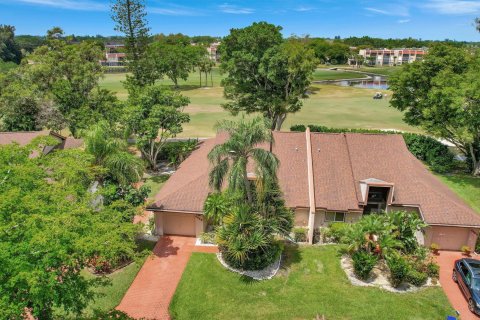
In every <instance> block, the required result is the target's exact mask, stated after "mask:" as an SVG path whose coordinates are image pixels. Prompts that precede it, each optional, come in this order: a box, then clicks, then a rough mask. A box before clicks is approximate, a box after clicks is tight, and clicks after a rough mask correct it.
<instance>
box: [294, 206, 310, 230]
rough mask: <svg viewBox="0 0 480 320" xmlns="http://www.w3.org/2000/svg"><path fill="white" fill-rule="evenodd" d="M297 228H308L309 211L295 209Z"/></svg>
mask: <svg viewBox="0 0 480 320" xmlns="http://www.w3.org/2000/svg"><path fill="white" fill-rule="evenodd" d="M294 214H295V226H297V227H308V215H309V214H308V209H305V208H300V209H295V212H294Z"/></svg>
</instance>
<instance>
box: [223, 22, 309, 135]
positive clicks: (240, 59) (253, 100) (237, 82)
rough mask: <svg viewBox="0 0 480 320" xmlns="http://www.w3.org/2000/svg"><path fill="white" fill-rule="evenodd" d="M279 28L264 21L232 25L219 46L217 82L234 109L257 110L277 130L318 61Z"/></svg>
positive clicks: (302, 93)
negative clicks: (240, 26)
mask: <svg viewBox="0 0 480 320" xmlns="http://www.w3.org/2000/svg"><path fill="white" fill-rule="evenodd" d="M281 29H282V28H281V27H279V26H274V25H271V24H268V23H266V22H260V23H254V24H252V25H251V26H248V27H246V28H243V29H232V30H231V31H230V34H229V35H228V36H227V37H225V39H224V40H223V42H222V45H221V46H220V51H221V56H222V63H221V65H220V67H221V70H222V71H223V72H225V73H226V76H225V78H224V79H223V81H222V84H223V86H224V95H225V97H226V98H227V99H228V101H227V103H225V104H224V105H223V107H224V108H225V109H227V110H229V111H230V112H232V113H233V114H237V113H239V112H241V111H246V112H247V113H254V112H258V113H261V114H262V115H263V116H264V117H266V118H268V119H269V120H270V121H271V129H272V130H273V129H277V130H280V128H281V126H282V124H283V122H284V120H285V118H286V116H287V115H288V114H289V113H295V112H297V111H299V110H300V108H301V106H302V99H303V98H306V97H307V96H306V94H305V93H306V91H307V89H308V87H309V85H310V80H311V76H312V74H313V71H314V69H315V65H316V63H317V60H316V58H315V53H314V51H313V50H311V49H309V48H307V47H306V45H305V43H304V42H303V41H300V40H298V39H289V40H288V41H284V40H283V38H282V34H281V33H280V31H281Z"/></svg>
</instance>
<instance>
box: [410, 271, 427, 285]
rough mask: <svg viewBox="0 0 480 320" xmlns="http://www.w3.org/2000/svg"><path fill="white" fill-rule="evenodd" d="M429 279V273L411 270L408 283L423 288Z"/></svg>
mask: <svg viewBox="0 0 480 320" xmlns="http://www.w3.org/2000/svg"><path fill="white" fill-rule="evenodd" d="M427 279H428V275H427V273H425V272H420V271H417V270H415V269H410V271H409V272H408V275H407V278H406V280H407V282H408V283H410V284H413V285H414V286H416V287H420V286H423V285H424V284H425V283H426V282H427Z"/></svg>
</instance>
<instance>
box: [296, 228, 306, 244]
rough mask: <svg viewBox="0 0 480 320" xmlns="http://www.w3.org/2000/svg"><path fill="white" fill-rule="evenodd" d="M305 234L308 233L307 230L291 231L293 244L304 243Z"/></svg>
mask: <svg viewBox="0 0 480 320" xmlns="http://www.w3.org/2000/svg"><path fill="white" fill-rule="evenodd" d="M307 233H308V229H307V228H301V227H299V228H295V229H293V235H294V239H295V242H306V241H307V240H308V239H307V238H308V237H307Z"/></svg>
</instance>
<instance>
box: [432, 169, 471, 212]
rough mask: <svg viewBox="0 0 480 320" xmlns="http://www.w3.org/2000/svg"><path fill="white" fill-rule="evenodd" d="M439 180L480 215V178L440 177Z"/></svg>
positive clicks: (462, 176)
mask: <svg viewBox="0 0 480 320" xmlns="http://www.w3.org/2000/svg"><path fill="white" fill-rule="evenodd" d="M439 178H440V179H441V180H442V181H443V182H444V183H445V184H446V185H447V186H448V187H449V188H450V189H452V190H453V191H454V192H456V193H457V194H458V195H459V196H460V197H461V198H463V200H465V202H467V203H468V204H469V205H470V206H471V207H472V208H473V209H475V210H476V211H477V212H478V213H479V214H480V178H476V177H472V176H467V175H439Z"/></svg>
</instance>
